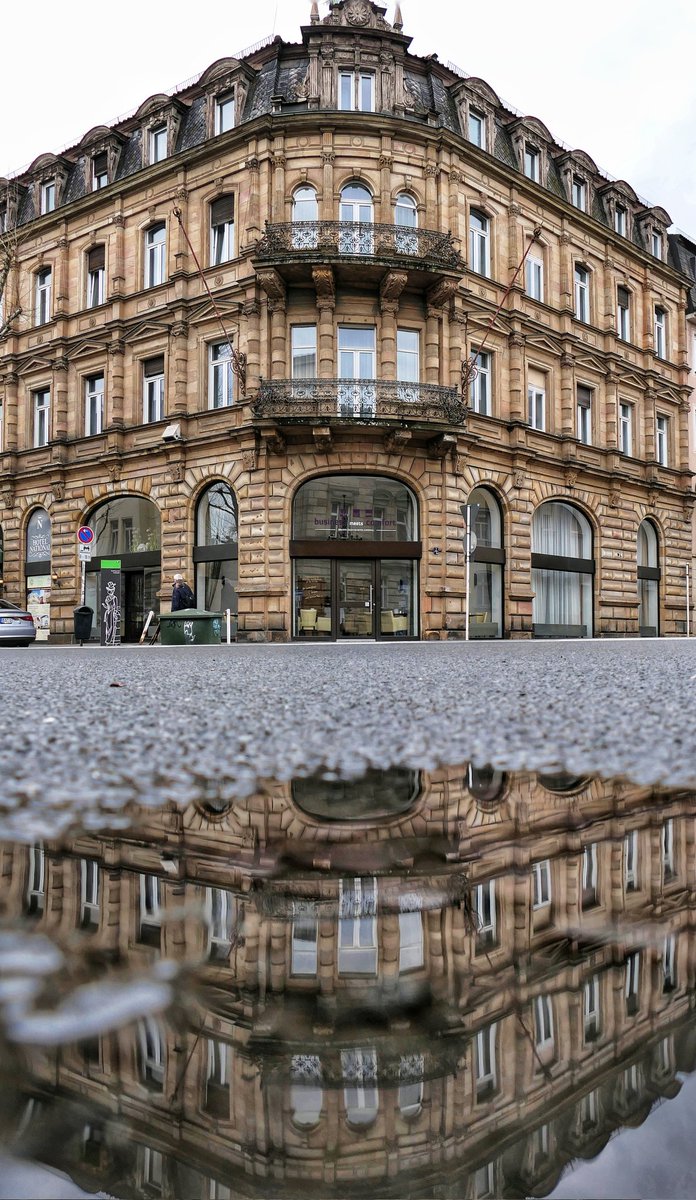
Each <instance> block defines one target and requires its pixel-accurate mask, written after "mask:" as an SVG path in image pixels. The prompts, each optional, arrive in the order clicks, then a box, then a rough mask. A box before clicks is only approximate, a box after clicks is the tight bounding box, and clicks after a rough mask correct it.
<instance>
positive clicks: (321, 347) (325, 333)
mask: <svg viewBox="0 0 696 1200" xmlns="http://www.w3.org/2000/svg"><path fill="white" fill-rule="evenodd" d="M312 278H313V280H314V287H315V290H316V297H317V309H318V310H319V329H318V339H319V344H318V347H317V351H318V353H317V373H318V375H319V376H320V378H321V379H334V378H335V377H336V375H337V374H338V370H337V367H336V350H335V343H334V310H335V308H336V292H335V284H334V274H333V271H332V270H331V267H315V268H314V269H313V271H312Z"/></svg>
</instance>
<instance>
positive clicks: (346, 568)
mask: <svg viewBox="0 0 696 1200" xmlns="http://www.w3.org/2000/svg"><path fill="white" fill-rule="evenodd" d="M338 618H339V624H338V636H339V637H342V638H373V637H374V636H375V563H374V562H363V561H361V560H351V559H346V560H344V561H339V563H338Z"/></svg>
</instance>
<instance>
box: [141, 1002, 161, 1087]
mask: <svg viewBox="0 0 696 1200" xmlns="http://www.w3.org/2000/svg"><path fill="white" fill-rule="evenodd" d="M138 1040H139V1042H140V1072H141V1078H142V1080H143V1083H148V1084H152V1085H154V1087H155V1088H156V1089H157V1090H158V1091H159V1090H161V1088H162V1084H163V1083H164V1037H163V1036H162V1027H161V1025H160V1024H159V1022H158V1021H155V1020H154V1018H153V1017H143V1018H142V1020H141V1021H139V1022H138Z"/></svg>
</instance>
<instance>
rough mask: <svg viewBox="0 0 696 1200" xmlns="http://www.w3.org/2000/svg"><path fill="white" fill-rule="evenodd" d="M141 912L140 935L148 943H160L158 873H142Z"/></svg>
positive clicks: (160, 919) (160, 915)
mask: <svg viewBox="0 0 696 1200" xmlns="http://www.w3.org/2000/svg"><path fill="white" fill-rule="evenodd" d="M139 879H140V914H139V922H138V925H139V928H138V937H139V940H140V941H141V942H146V943H147V945H149V946H151V945H159V940H160V928H161V925H162V911H161V907H160V881H159V878H158V877H157V875H140V876H139Z"/></svg>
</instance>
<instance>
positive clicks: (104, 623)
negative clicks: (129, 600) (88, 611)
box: [99, 563, 121, 646]
mask: <svg viewBox="0 0 696 1200" xmlns="http://www.w3.org/2000/svg"><path fill="white" fill-rule="evenodd" d="M120 565H121V564H120V563H119V564H118V566H114V567H107V568H106V569H105V567H104V563H102V569H101V571H100V573H99V576H100V607H101V644H102V646H119V645H120V644H121V571H120V570H119V568H120Z"/></svg>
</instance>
